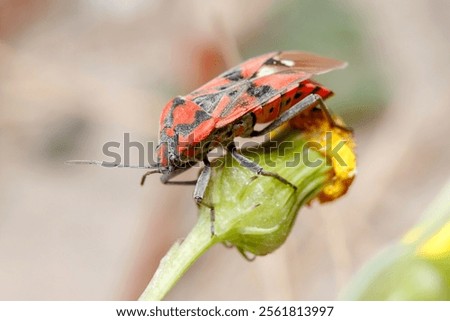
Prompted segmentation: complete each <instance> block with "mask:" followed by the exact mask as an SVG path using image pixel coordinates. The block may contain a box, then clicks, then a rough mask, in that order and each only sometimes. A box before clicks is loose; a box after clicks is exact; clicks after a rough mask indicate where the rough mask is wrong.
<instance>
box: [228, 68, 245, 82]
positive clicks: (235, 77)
mask: <svg viewBox="0 0 450 321" xmlns="http://www.w3.org/2000/svg"><path fill="white" fill-rule="evenodd" d="M223 77H224V78H226V79H228V80H229V81H239V80H241V79H244V77H243V76H242V73H241V71H240V70H239V69H236V70H232V71H230V72H229V73H226V74H225V75H223Z"/></svg>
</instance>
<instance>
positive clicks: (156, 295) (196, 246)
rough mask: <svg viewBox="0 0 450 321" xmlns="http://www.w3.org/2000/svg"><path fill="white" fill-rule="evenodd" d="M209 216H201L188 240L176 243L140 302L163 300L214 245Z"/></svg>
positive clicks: (140, 298) (163, 260)
mask: <svg viewBox="0 0 450 321" xmlns="http://www.w3.org/2000/svg"><path fill="white" fill-rule="evenodd" d="M210 227H211V221H210V217H209V215H201V216H200V217H199V219H198V221H197V224H196V225H195V226H194V228H193V229H192V230H191V232H190V233H189V235H188V236H187V238H186V239H185V240H184V241H182V242H177V243H175V244H174V245H173V246H172V247H171V248H170V250H169V252H168V253H167V254H166V256H165V257H164V258H163V259H162V260H161V262H160V264H159V267H158V269H157V271H156V273H155V275H154V276H153V278H152V280H151V281H150V283H149V284H148V286H147V288H146V289H145V290H144V292H143V293H142V295H141V296H140V297H139V300H140V301H142V300H143V301H157V300H162V299H163V298H164V296H165V295H166V294H167V292H169V290H170V289H171V288H172V287H173V286H174V285H175V283H176V282H177V281H178V280H179V279H180V278H181V277H182V276H183V275H184V273H185V272H186V271H187V270H188V269H189V267H190V266H191V265H192V264H193V263H194V262H195V261H196V260H197V259H198V258H199V257H200V256H201V255H202V254H203V253H204V252H205V251H206V250H207V249H208V248H210V247H211V246H212V245H214V244H215V243H217V240H216V239H217V238H215V237H211V231H210Z"/></svg>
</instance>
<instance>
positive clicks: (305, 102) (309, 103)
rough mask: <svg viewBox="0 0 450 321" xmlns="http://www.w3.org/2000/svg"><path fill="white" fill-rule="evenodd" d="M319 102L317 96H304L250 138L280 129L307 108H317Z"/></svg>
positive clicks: (255, 131)
mask: <svg viewBox="0 0 450 321" xmlns="http://www.w3.org/2000/svg"><path fill="white" fill-rule="evenodd" d="M320 100H321V98H320V96H319V95H314V94H311V95H308V96H306V97H305V98H303V99H302V100H300V101H299V102H298V103H296V104H295V105H294V106H292V107H291V108H289V109H288V110H286V111H285V112H284V113H282V114H281V115H280V116H278V117H277V118H276V119H275V120H274V121H273V122H271V123H270V124H269V125H267V126H266V127H264V128H263V129H261V130H254V131H253V132H252V133H251V134H250V136H251V137H255V136H262V135H265V134H267V133H270V132H271V131H272V130H274V129H275V128H277V127H280V126H281V125H283V124H284V123H285V122H287V121H289V120H291V119H292V118H294V117H295V116H297V115H298V114H300V113H301V112H303V111H305V110H307V109H309V108H312V107H315V106H317V105H318V104H319V103H320Z"/></svg>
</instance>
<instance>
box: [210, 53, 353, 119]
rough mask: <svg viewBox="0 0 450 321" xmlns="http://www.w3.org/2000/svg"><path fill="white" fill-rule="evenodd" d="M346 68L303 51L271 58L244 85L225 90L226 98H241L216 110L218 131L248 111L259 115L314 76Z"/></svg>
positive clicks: (223, 100) (222, 100) (221, 105)
mask: <svg viewBox="0 0 450 321" xmlns="http://www.w3.org/2000/svg"><path fill="white" fill-rule="evenodd" d="M346 65H347V64H346V63H345V62H342V61H339V60H335V59H331V58H325V57H321V56H317V55H314V54H311V53H307V52H302V51H286V52H281V53H278V54H276V55H274V56H272V57H270V58H269V59H268V60H267V61H266V62H265V63H264V64H263V65H262V66H261V67H260V68H259V69H258V70H257V71H256V72H255V73H254V75H253V76H252V77H251V78H249V79H248V80H246V81H243V82H241V83H240V84H239V86H232V87H229V88H227V89H226V90H224V91H225V92H224V95H225V96H227V95H228V96H229V94H230V93H235V92H236V91H237V92H238V95H235V97H234V98H233V99H221V101H220V102H219V103H218V104H217V105H216V108H214V109H213V112H212V116H213V117H214V118H216V119H218V122H217V123H216V128H220V127H222V126H226V125H227V124H229V123H231V122H233V121H235V120H236V119H238V118H239V117H242V116H243V115H245V114H246V113H248V112H256V111H257V110H258V109H260V108H262V107H263V106H264V105H266V104H268V103H270V102H272V101H274V100H275V99H277V98H279V97H280V95H281V94H283V93H285V92H287V91H289V90H291V89H294V88H295V87H296V86H298V84H299V83H300V82H302V81H304V80H306V79H309V78H311V77H312V76H313V75H318V74H322V73H326V72H329V71H331V70H334V69H339V68H344V67H345V66H346ZM227 92H228V94H227ZM222 97H223V98H225V97H224V96H222ZM227 98H229V97H227Z"/></svg>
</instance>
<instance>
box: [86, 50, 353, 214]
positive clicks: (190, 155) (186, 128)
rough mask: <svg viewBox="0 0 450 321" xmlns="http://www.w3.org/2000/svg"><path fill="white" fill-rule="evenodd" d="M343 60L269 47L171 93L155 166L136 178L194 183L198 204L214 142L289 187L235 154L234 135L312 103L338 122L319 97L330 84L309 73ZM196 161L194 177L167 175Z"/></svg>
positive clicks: (272, 123)
mask: <svg viewBox="0 0 450 321" xmlns="http://www.w3.org/2000/svg"><path fill="white" fill-rule="evenodd" d="M345 66H346V63H345V62H342V61H338V60H334V59H330V58H325V57H320V56H317V55H315V54H311V53H307V52H302V51H282V52H272V53H268V54H265V55H262V56H259V57H255V58H251V59H249V60H247V61H245V62H244V63H242V64H240V65H238V66H237V67H235V68H232V69H230V70H228V71H226V72H224V73H223V74H221V75H219V76H218V77H216V78H214V79H213V80H211V81H210V82H208V83H206V84H205V85H203V86H202V87H200V88H198V89H197V90H195V91H193V92H192V93H190V94H189V95H186V96H178V97H176V98H174V99H172V100H171V101H170V102H169V103H168V104H167V105H166V106H165V107H164V109H163V111H162V113H161V118H160V133H159V145H158V146H157V148H156V151H155V152H156V156H157V162H156V164H153V165H151V166H150V168H155V169H154V170H151V171H149V172H147V173H146V174H145V175H144V176H143V177H142V181H141V184H144V181H145V178H146V176H148V175H150V174H153V173H160V174H162V177H161V181H162V182H163V183H164V184H196V187H195V190H194V198H195V200H196V201H197V203H199V204H201V202H202V199H203V195H204V193H205V190H206V187H207V185H208V181H209V179H210V175H211V167H210V162H209V160H208V153H209V152H210V151H211V150H212V149H214V148H216V147H217V146H219V145H220V146H223V147H225V148H226V149H227V150H228V151H229V152H230V153H231V154H232V156H233V157H234V158H235V159H236V160H237V161H238V162H239V163H240V164H241V165H242V166H244V167H246V168H248V169H249V170H251V171H253V172H255V173H256V174H259V175H264V176H271V177H274V178H275V179H278V180H279V181H281V182H283V183H285V184H288V185H291V186H292V187H293V188H295V186H293V185H292V184H291V183H289V181H288V180H286V179H285V178H283V177H281V176H279V175H278V174H276V173H272V172H268V171H265V170H264V169H263V168H262V167H261V166H260V165H258V164H256V163H255V162H253V161H251V160H249V159H247V158H246V157H244V156H243V155H241V154H240V153H239V152H238V150H237V149H236V145H235V143H234V139H235V137H255V136H260V135H264V134H267V133H269V132H270V131H272V130H274V129H275V128H277V127H279V126H280V125H282V124H283V123H285V122H287V121H289V120H291V119H293V118H295V117H296V116H298V115H299V114H301V113H302V112H305V111H307V110H310V109H312V108H321V109H322V111H323V112H324V113H325V114H326V115H327V118H328V120H329V121H330V123H331V124H334V125H335V126H338V125H336V124H335V123H334V121H333V118H332V117H331V116H330V113H329V110H328V109H327V107H326V105H325V104H324V103H323V100H324V99H326V98H328V97H329V96H330V95H332V92H331V90H329V89H327V88H325V87H324V86H322V85H320V84H318V83H316V82H314V81H312V80H310V78H311V77H312V76H314V75H318V74H322V73H326V72H329V71H331V70H334V69H338V68H343V67H345ZM259 123H269V124H268V125H267V126H266V127H265V128H263V129H262V130H259V131H258V130H255V129H254V126H255V124H259ZM198 162H203V164H204V168H203V170H202V172H201V173H200V176H199V178H198V180H197V181H188V182H180V181H172V180H171V179H172V178H173V177H175V176H176V175H178V174H180V173H181V172H183V171H185V170H187V169H189V168H190V167H192V166H194V165H195V164H197V163H198ZM85 163H86V162H85ZM88 163H92V162H88ZM94 163H96V164H98V162H94ZM119 167H121V166H120V165H119ZM212 214H213V212H212Z"/></svg>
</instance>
